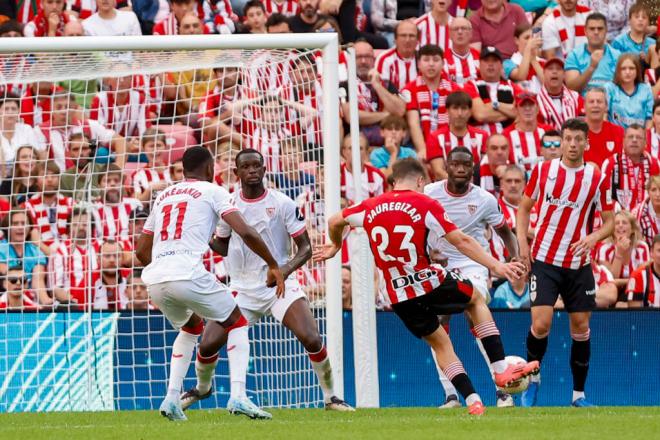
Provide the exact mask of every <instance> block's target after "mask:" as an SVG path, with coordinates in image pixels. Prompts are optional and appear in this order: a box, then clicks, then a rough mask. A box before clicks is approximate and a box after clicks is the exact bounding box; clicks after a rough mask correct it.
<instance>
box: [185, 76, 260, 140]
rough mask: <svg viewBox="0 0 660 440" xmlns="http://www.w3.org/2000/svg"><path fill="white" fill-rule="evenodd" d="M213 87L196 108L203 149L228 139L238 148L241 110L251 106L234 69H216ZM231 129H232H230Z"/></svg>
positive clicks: (245, 90)
mask: <svg viewBox="0 0 660 440" xmlns="http://www.w3.org/2000/svg"><path fill="white" fill-rule="evenodd" d="M213 73H214V75H215V87H214V88H213V89H211V90H209V92H208V93H207V95H206V96H205V97H204V99H203V100H201V101H200V104H199V119H198V123H199V125H200V126H201V127H202V142H203V143H204V145H216V142H226V141H228V140H230V139H232V138H234V137H235V138H236V139H234V140H235V141H236V143H237V144H240V142H241V138H240V135H238V133H239V132H240V131H241V127H240V124H241V121H242V118H241V116H242V114H243V111H244V110H245V109H244V107H247V105H248V104H249V103H250V102H252V101H251V99H250V97H249V94H248V93H247V89H246V88H245V87H243V85H242V84H241V81H240V78H239V72H238V68H236V67H216V68H215V69H213ZM232 126H233V129H232V128H231V127H232Z"/></svg>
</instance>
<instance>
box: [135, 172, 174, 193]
mask: <svg viewBox="0 0 660 440" xmlns="http://www.w3.org/2000/svg"><path fill="white" fill-rule="evenodd" d="M158 182H166V183H167V184H168V185H169V184H171V183H172V179H170V170H169V168H164V169H163V170H161V171H158V170H155V169H153V168H140V169H139V170H137V171H136V172H135V174H134V175H133V193H134V194H135V196H138V195H140V194H142V193H143V192H144V191H146V190H147V189H149V187H150V186H151V184H152V183H158Z"/></svg>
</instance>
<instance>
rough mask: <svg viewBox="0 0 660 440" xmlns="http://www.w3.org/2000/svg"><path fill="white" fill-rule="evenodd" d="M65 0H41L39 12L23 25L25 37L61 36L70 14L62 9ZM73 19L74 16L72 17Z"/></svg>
mask: <svg viewBox="0 0 660 440" xmlns="http://www.w3.org/2000/svg"><path fill="white" fill-rule="evenodd" d="M65 6H66V4H65V0H41V9H40V10H39V13H37V15H36V16H35V17H34V19H32V21H30V22H29V23H28V24H26V25H25V27H24V28H23V35H25V36H26V37H61V36H62V35H64V25H65V24H67V23H68V22H69V21H70V20H71V16H70V15H69V13H68V12H66V11H65V10H64V8H65ZM74 19H75V18H74Z"/></svg>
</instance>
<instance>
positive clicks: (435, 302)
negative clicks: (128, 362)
mask: <svg viewBox="0 0 660 440" xmlns="http://www.w3.org/2000/svg"><path fill="white" fill-rule="evenodd" d="M425 176H426V170H425V168H424V166H423V165H422V164H421V163H420V162H418V161H417V160H416V159H412V158H407V159H402V160H400V161H399V162H397V163H396V164H395V165H394V171H393V173H392V179H393V181H394V190H393V191H391V192H387V193H385V194H383V195H381V196H378V197H373V198H369V199H366V200H364V201H363V202H362V203H360V204H358V205H354V206H351V207H349V208H346V209H344V210H343V211H342V212H339V213H337V214H335V215H333V216H332V218H331V219H330V220H329V221H328V229H329V237H330V241H331V243H330V244H326V245H325V246H322V247H320V248H318V249H317V250H316V251H315V253H314V254H315V255H314V257H315V259H316V260H327V259H329V258H332V257H333V256H335V255H336V254H337V252H339V251H340V250H341V247H342V232H343V231H344V229H345V227H346V226H349V225H350V226H354V227H358V226H362V227H364V228H365V231H366V233H367V236H368V237H369V241H370V246H371V251H372V253H373V255H374V258H375V261H376V267H377V268H378V271H379V273H380V275H381V276H382V277H383V278H384V280H385V283H386V288H387V293H388V296H389V299H390V302H391V303H392V308H393V310H394V311H395V313H396V314H397V315H398V316H399V318H400V319H401V320H402V321H403V322H404V324H405V325H406V327H407V328H408V330H409V331H410V332H411V333H412V334H413V335H415V336H416V337H418V338H423V339H424V340H425V341H426V342H427V343H428V344H429V345H430V346H431V347H432V349H433V350H434V351H435V353H436V358H437V361H438V365H439V366H440V368H441V369H442V370H443V372H444V373H445V375H446V376H447V378H449V379H450V380H451V382H452V384H453V385H454V386H455V387H456V389H457V390H458V391H459V393H461V395H462V396H463V397H464V398H465V400H466V403H467V405H468V406H469V412H470V414H481V413H483V410H484V409H483V404H482V403H481V399H480V397H479V396H478V395H477V393H476V392H475V391H474V388H473V387H472V383H471V382H470V379H469V378H468V376H467V374H466V373H465V370H464V369H463V366H462V365H461V362H460V361H459V359H458V357H457V356H456V354H455V353H454V351H453V348H452V345H451V341H450V340H449V337H448V336H447V333H446V332H445V330H444V329H443V328H442V326H441V325H440V320H439V318H438V315H439V314H448V313H457V312H459V311H463V310H466V311H467V313H468V314H469V315H470V317H471V319H472V321H473V322H474V324H475V331H476V334H477V337H479V338H480V339H481V342H482V344H483V345H484V348H485V350H486V352H487V354H488V358H489V360H490V362H491V366H492V367H493V369H494V372H495V374H494V377H495V382H496V383H497V384H498V385H500V386H501V385H502V383H504V382H507V381H509V380H512V379H513V378H514V377H523V376H526V375H528V374H531V372H532V371H535V370H536V369H537V368H538V363H537V362H531V363H527V364H524V363H521V364H517V365H513V364H512V365H508V364H507V362H506V361H505V359H504V348H503V346H502V341H501V339H500V335H499V331H498V330H497V327H496V325H495V322H493V318H492V315H491V314H490V311H489V310H488V307H487V306H486V303H485V301H484V299H483V297H482V296H481V295H480V294H478V293H477V294H474V288H473V286H472V283H470V281H468V280H465V279H463V278H462V277H461V276H460V275H458V274H457V273H455V272H451V271H446V270H445V269H444V268H443V267H442V266H440V265H433V264H431V262H430V260H429V256H428V255H429V253H428V251H429V249H428V244H429V242H430V241H429V235H430V234H433V235H432V238H437V237H444V238H445V239H446V240H447V241H448V242H449V243H451V244H452V245H454V246H455V247H456V248H457V249H458V250H459V251H460V252H462V253H464V254H465V255H466V256H468V257H469V258H472V259H474V260H475V261H476V262H478V263H480V264H482V265H484V266H486V267H488V268H489V269H490V270H491V271H492V272H493V273H495V274H497V275H500V276H503V277H506V278H508V279H517V278H518V277H519V274H520V273H521V271H522V267H521V264H520V263H506V264H504V263H500V262H499V261H497V260H495V259H494V258H492V257H490V256H489V255H488V254H486V252H484V250H483V249H482V248H481V246H480V245H479V243H478V242H477V241H476V240H475V239H474V238H472V237H470V236H468V235H465V234H464V233H463V232H461V231H460V230H459V229H458V228H457V227H456V225H454V224H453V223H452V222H451V221H450V220H449V218H448V217H447V214H446V213H445V211H444V209H443V208H442V205H440V203H439V202H437V201H435V200H433V199H431V198H430V197H428V196H426V195H424V194H421V191H422V190H423V188H424V185H425V183H426V177H425ZM436 236H437V237H436Z"/></svg>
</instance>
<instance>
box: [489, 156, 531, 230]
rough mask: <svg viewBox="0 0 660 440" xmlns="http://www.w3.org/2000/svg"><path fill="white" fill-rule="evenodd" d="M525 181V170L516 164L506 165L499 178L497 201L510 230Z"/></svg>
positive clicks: (513, 224)
mask: <svg viewBox="0 0 660 440" xmlns="http://www.w3.org/2000/svg"><path fill="white" fill-rule="evenodd" d="M526 181H527V179H526V176H525V171H524V170H523V169H522V168H521V167H519V166H518V165H507V167H506V169H505V170H504V173H502V178H501V179H500V183H501V185H500V198H499V199H497V201H498V203H499V205H500V209H501V210H502V213H503V214H504V218H505V219H506V222H507V223H508V225H509V228H510V229H512V230H513V229H515V227H516V215H517V213H518V205H519V204H520V201H521V200H522V196H523V190H524V189H525V182H526ZM530 223H532V222H530ZM533 226H534V225H533V224H530V229H531V228H533Z"/></svg>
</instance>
